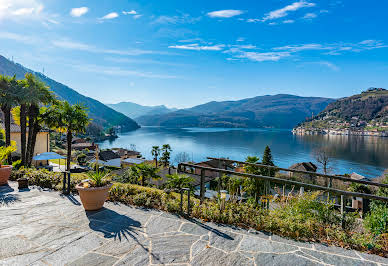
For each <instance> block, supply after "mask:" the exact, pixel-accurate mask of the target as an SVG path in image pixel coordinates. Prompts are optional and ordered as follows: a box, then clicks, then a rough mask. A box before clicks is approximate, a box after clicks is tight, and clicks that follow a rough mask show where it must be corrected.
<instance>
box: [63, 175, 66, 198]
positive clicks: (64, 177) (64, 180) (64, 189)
mask: <svg viewBox="0 0 388 266" xmlns="http://www.w3.org/2000/svg"><path fill="white" fill-rule="evenodd" d="M63 194H66V172H63Z"/></svg>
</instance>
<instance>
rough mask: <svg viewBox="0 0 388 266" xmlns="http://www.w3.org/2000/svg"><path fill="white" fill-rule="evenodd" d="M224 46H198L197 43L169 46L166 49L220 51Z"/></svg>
mask: <svg viewBox="0 0 388 266" xmlns="http://www.w3.org/2000/svg"><path fill="white" fill-rule="evenodd" d="M224 47H225V45H223V44H218V45H202V46H201V45H199V44H197V43H193V44H187V45H171V46H169V47H168V48H173V49H182V50H193V51H221V50H222V49H223V48H224Z"/></svg>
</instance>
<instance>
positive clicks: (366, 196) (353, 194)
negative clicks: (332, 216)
mask: <svg viewBox="0 0 388 266" xmlns="http://www.w3.org/2000/svg"><path fill="white" fill-rule="evenodd" d="M182 167H188V168H194V169H200V170H201V179H203V180H204V178H205V176H204V171H213V172H218V173H224V174H230V175H236V176H243V177H250V178H258V179H260V180H264V181H270V182H273V183H277V184H287V185H294V186H298V187H304V188H309V189H312V190H320V191H327V192H332V193H335V194H338V195H345V196H350V197H360V198H364V199H370V200H380V201H385V202H388V198H387V197H381V196H377V195H373V194H366V193H360V192H352V191H345V190H340V189H336V188H331V187H324V186H319V185H314V184H308V183H304V182H300V181H294V180H289V179H284V178H278V177H271V176H263V175H253V174H247V173H241V172H236V171H232V170H226V169H221V168H212V167H206V166H199V165H195V164H190V163H180V164H179V165H178V171H179V172H184V173H186V172H187V171H186V170H185V169H182ZM266 167H267V166H266ZM187 173H188V172H187ZM202 183H204V182H201V184H202ZM376 184H377V183H376ZM204 194H205V192H204V186H203V185H201V188H200V195H201V200H203V195H204Z"/></svg>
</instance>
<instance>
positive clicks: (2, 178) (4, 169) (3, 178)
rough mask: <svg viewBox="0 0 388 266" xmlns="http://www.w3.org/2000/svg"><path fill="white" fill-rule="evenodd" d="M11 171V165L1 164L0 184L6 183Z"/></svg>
mask: <svg viewBox="0 0 388 266" xmlns="http://www.w3.org/2000/svg"><path fill="white" fill-rule="evenodd" d="M11 172H12V165H2V166H1V168H0V186H3V185H6V184H8V179H9V176H10V175H11Z"/></svg>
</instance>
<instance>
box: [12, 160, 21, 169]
mask: <svg viewBox="0 0 388 266" xmlns="http://www.w3.org/2000/svg"><path fill="white" fill-rule="evenodd" d="M12 167H13V168H14V169H15V170H19V169H20V167H22V160H17V161H14V162H13V163H12Z"/></svg>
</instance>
